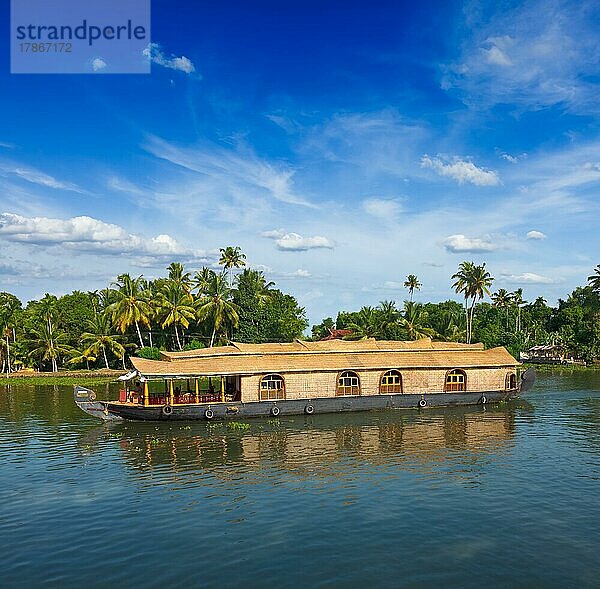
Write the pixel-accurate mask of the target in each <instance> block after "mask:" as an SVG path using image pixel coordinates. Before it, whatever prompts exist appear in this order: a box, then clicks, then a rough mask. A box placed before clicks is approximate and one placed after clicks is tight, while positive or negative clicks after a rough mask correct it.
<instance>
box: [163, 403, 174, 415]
mask: <svg viewBox="0 0 600 589" xmlns="http://www.w3.org/2000/svg"><path fill="white" fill-rule="evenodd" d="M161 411H162V414H163V415H166V416H167V417H168V416H169V415H173V407H171V405H163V407H162V409H161Z"/></svg>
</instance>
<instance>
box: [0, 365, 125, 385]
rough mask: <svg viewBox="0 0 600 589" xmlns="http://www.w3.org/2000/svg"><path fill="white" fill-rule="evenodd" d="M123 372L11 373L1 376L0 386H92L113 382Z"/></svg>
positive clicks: (104, 370) (104, 369) (103, 370)
mask: <svg viewBox="0 0 600 589" xmlns="http://www.w3.org/2000/svg"><path fill="white" fill-rule="evenodd" d="M122 374H123V370H107V369H106V368H103V369H101V370H65V371H60V372H13V373H11V374H6V373H4V374H1V375H0V384H29V385H76V384H78V385H82V386H87V385H94V384H103V383H107V382H114V381H115V380H116V379H117V377H119V376H121V375H122Z"/></svg>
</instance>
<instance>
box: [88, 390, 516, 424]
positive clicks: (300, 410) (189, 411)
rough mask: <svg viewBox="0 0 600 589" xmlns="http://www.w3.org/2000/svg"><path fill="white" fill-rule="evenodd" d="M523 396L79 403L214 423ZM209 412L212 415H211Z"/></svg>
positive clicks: (112, 414)
mask: <svg viewBox="0 0 600 589" xmlns="http://www.w3.org/2000/svg"><path fill="white" fill-rule="evenodd" d="M518 394H519V391H518V390H514V391H486V392H483V393H482V392H476V393H469V392H467V393H435V394H433V393H432V394H428V395H421V394H398V395H373V396H356V397H328V398H312V399H294V400H280V401H261V402H253V403H240V402H238V403H211V404H210V405H207V404H197V405H196V404H187V405H173V406H172V407H168V408H165V407H164V406H160V405H155V406H149V407H143V406H140V405H134V404H128V403H119V402H116V401H115V402H111V401H104V402H100V401H82V400H79V401H77V404H78V405H79V407H80V408H81V409H82V410H84V411H85V412H86V413H89V414H90V415H93V416H94V417H99V418H101V419H106V420H114V419H128V420H134V421H197V420H200V421H211V420H219V419H230V420H232V419H246V418H252V417H266V418H275V417H285V416H288V415H313V414H319V413H343V412H351V411H371V410H381V409H410V408H413V409H426V408H428V407H456V406H461V405H482V404H486V403H498V402H500V401H504V400H506V399H509V398H512V397H515V396H517V395H518ZM207 412H208V413H207Z"/></svg>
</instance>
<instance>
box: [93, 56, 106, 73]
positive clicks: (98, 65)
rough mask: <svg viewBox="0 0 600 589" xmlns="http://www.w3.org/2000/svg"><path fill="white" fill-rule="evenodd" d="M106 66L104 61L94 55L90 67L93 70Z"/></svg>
mask: <svg viewBox="0 0 600 589" xmlns="http://www.w3.org/2000/svg"><path fill="white" fill-rule="evenodd" d="M105 68H106V62H105V61H104V60H103V59H102V58H101V57H96V59H94V61H92V69H93V70H94V71H95V72H99V71H100V70H103V69H105Z"/></svg>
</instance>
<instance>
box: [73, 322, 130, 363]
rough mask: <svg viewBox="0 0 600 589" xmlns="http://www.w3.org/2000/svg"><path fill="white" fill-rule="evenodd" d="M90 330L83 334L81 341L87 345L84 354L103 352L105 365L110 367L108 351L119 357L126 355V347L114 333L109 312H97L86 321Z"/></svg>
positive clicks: (90, 354)
mask: <svg viewBox="0 0 600 589" xmlns="http://www.w3.org/2000/svg"><path fill="white" fill-rule="evenodd" d="M86 327H87V329H88V331H85V332H84V333H82V334H81V342H82V343H83V344H85V345H87V348H86V349H85V350H84V351H83V353H82V355H84V354H85V355H88V356H95V357H96V358H97V357H98V356H99V355H100V354H102V356H103V358H104V365H105V366H106V368H109V365H108V356H107V351H108V352H111V353H112V354H114V355H115V356H117V358H123V357H124V356H125V348H124V347H123V346H122V345H121V344H120V343H119V342H118V341H117V339H118V337H117V336H115V335H114V334H113V333H112V330H111V322H110V319H109V315H108V314H107V313H96V314H95V315H94V318H93V319H89V320H88V321H87V322H86Z"/></svg>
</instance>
